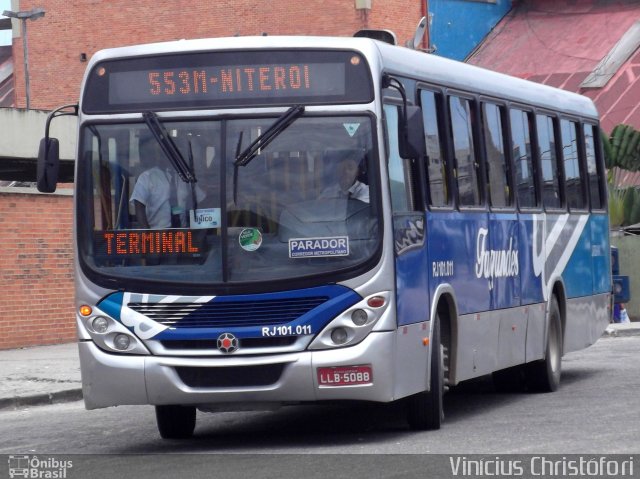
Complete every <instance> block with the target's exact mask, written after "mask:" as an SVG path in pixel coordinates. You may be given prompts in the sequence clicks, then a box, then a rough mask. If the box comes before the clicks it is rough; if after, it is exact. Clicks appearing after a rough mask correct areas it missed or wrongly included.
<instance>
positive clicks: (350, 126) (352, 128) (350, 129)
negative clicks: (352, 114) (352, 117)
mask: <svg viewBox="0 0 640 479" xmlns="http://www.w3.org/2000/svg"><path fill="white" fill-rule="evenodd" d="M342 125H343V126H344V129H345V130H347V133H349V136H351V137H353V135H355V134H356V131H358V128H360V123H343V124H342Z"/></svg>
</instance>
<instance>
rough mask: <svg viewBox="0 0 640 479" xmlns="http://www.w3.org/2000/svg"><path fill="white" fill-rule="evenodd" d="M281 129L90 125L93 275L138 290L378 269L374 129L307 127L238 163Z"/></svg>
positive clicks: (85, 242) (85, 258)
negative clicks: (370, 264) (371, 265)
mask: <svg viewBox="0 0 640 479" xmlns="http://www.w3.org/2000/svg"><path fill="white" fill-rule="evenodd" d="M276 119H277V117H275V118H274V117H266V118H265V117H261V118H241V119H221V120H210V119H207V120H189V121H176V120H166V119H163V120H160V126H159V127H158V128H159V130H158V131H156V133H154V132H153V131H152V130H153V128H152V125H150V124H149V122H147V123H145V122H140V123H127V124H113V123H109V124H91V125H85V126H84V127H83V129H82V133H81V156H80V160H81V161H80V165H79V170H78V177H77V189H78V197H77V205H78V211H79V218H80V220H79V221H78V234H79V253H80V254H79V256H80V264H81V266H82V267H83V270H84V271H85V273H87V274H88V275H89V276H91V277H92V278H93V279H94V280H95V281H96V282H97V283H98V284H103V285H105V286H108V284H109V281H110V280H113V279H116V278H117V279H118V280H119V281H124V284H125V286H126V288H127V289H128V290H131V291H133V290H135V289H136V288H137V287H140V288H148V285H149V284H151V283H154V282H155V283H159V284H171V285H175V284H183V285H185V286H186V287H189V286H190V285H191V286H198V287H202V286H211V285H216V284H223V283H262V284H265V282H269V281H274V280H279V279H287V280H291V279H294V280H295V279H296V278H303V277H318V276H320V275H324V274H326V273H336V272H342V273H345V274H346V273H348V272H353V271H355V270H356V269H358V266H362V265H363V264H364V263H365V262H367V261H368V260H370V259H371V258H372V257H373V256H374V255H375V254H376V252H379V251H380V241H381V238H380V234H381V227H380V221H379V217H380V214H379V207H378V198H379V194H378V193H377V191H378V186H377V180H376V178H377V175H376V174H375V168H374V166H373V165H375V158H374V156H375V154H376V153H375V149H374V148H373V145H374V144H375V143H374V139H373V133H372V131H373V128H372V124H373V123H372V122H373V119H372V118H371V117H370V116H367V115H363V116H322V117H321V116H309V117H306V116H305V117H300V118H297V119H295V121H293V122H292V123H290V124H289V125H288V126H287V127H286V128H285V129H282V130H281V131H279V132H278V135H277V136H275V137H274V138H270V141H269V142H265V144H264V146H263V145H261V144H260V142H259V141H258V143H257V147H258V148H257V150H256V149H255V146H254V151H255V153H256V154H255V155H253V156H252V159H251V161H249V162H246V163H244V164H242V163H240V162H237V161H236V158H237V157H238V155H239V154H240V153H241V152H243V151H245V150H246V149H247V148H248V147H249V146H250V145H251V144H252V143H255V142H256V140H259V139H260V138H261V135H262V134H263V132H265V131H266V130H267V129H269V127H271V125H272V124H273V123H274V121H275V120H276ZM158 132H160V133H158ZM162 135H165V136H166V137H167V138H165V139H162V138H160V137H161V136H162ZM161 140H163V141H161ZM172 149H175V151H173V152H171V151H169V150H172ZM172 157H173V159H172ZM176 158H178V159H179V161H176ZM182 170H183V171H182ZM185 172H188V173H187V174H186V175H185ZM128 280H129V281H128ZM324 280H325V281H326V277H325V278H324Z"/></svg>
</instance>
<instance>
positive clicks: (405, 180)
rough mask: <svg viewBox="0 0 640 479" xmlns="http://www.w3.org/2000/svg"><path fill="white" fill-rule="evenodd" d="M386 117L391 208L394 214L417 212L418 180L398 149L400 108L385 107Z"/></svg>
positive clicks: (408, 162) (408, 161)
mask: <svg viewBox="0 0 640 479" xmlns="http://www.w3.org/2000/svg"><path fill="white" fill-rule="evenodd" d="M384 115H385V120H386V126H387V139H388V144H387V148H388V155H389V156H388V158H387V161H388V168H389V188H390V190H391V208H392V209H393V211H394V212H407V211H415V209H416V206H417V202H416V201H414V199H415V198H416V196H417V191H416V188H417V185H416V180H417V178H416V177H415V176H414V174H413V171H412V164H411V160H406V159H403V158H401V157H400V150H399V149H398V121H399V119H400V107H398V106H396V105H385V106H384Z"/></svg>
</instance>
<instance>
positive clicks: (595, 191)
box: [584, 125, 604, 210]
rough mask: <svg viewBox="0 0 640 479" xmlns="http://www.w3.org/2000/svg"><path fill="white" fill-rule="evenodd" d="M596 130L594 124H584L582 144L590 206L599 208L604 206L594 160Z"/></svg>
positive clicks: (599, 176) (595, 208)
mask: <svg viewBox="0 0 640 479" xmlns="http://www.w3.org/2000/svg"><path fill="white" fill-rule="evenodd" d="M597 132H598V130H597V127H596V126H595V125H584V146H585V153H586V159H587V175H588V176H589V196H590V197H591V208H593V209H594V210H600V209H602V207H603V206H604V199H603V198H602V191H603V189H602V188H601V181H600V178H601V175H599V174H598V166H597V161H596V158H597V157H596V151H597V150H596V143H595V138H596V134H597Z"/></svg>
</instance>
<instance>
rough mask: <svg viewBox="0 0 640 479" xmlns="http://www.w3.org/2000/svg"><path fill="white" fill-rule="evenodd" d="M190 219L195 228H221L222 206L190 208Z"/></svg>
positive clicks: (192, 226)
mask: <svg viewBox="0 0 640 479" xmlns="http://www.w3.org/2000/svg"><path fill="white" fill-rule="evenodd" d="M189 220H190V226H191V228H193V229H200V228H220V223H221V221H220V208H201V209H198V210H195V211H194V210H189Z"/></svg>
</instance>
